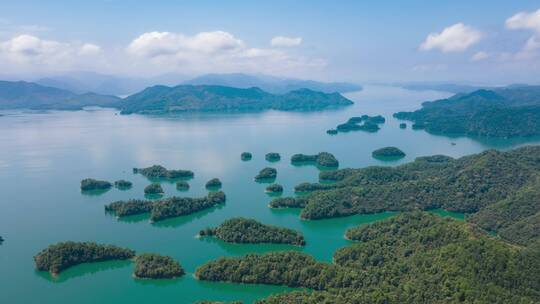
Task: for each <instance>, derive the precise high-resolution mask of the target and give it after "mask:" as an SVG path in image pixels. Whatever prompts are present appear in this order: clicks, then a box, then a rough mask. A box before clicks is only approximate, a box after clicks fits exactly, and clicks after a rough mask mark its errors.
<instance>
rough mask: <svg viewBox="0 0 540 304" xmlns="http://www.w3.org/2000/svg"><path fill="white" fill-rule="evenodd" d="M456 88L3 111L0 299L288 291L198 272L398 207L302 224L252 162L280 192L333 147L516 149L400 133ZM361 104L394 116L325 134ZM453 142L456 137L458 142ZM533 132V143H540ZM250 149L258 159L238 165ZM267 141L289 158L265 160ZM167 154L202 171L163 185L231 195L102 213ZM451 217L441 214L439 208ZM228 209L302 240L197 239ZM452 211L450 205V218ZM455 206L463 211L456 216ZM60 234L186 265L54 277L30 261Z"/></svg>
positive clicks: (169, 299)
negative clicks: (119, 183)
mask: <svg viewBox="0 0 540 304" xmlns="http://www.w3.org/2000/svg"><path fill="white" fill-rule="evenodd" d="M446 96H448V94H447V93H443V92H428V91H426V92H413V91H406V90H402V89H399V88H390V87H377V86H369V87H366V88H365V90H364V91H362V92H358V93H353V94H348V97H350V98H351V99H353V100H354V101H355V102H356V104H355V105H354V106H351V107H348V108H346V109H344V110H340V111H326V112H319V113H283V112H273V111H270V112H265V113H258V114H222V115H216V114H189V115H182V116H178V117H175V118H159V117H145V116H139V115H130V116H121V115H117V112H116V111H114V110H109V109H98V110H87V111H77V112H42V113H39V112H3V113H1V114H4V116H1V117H0V191H1V194H2V197H1V199H0V208H1V210H2V211H1V212H0V235H1V236H3V237H4V239H5V240H6V241H5V242H4V244H3V245H1V246H0V269H1V270H2V271H0V282H1V283H0V294H1V295H2V302H4V303H122V302H129V303H143V302H150V301H156V300H158V301H159V302H160V303H192V302H193V301H197V300H202V299H210V300H242V301H245V302H246V303H249V302H252V301H253V300H255V299H258V298H262V297H265V296H267V295H269V294H272V293H277V292H283V291H287V290H288V289H287V288H283V287H275V286H261V285H240V284H224V283H209V282H201V281H197V280H195V279H194V278H193V277H192V274H193V273H194V271H195V269H196V268H197V267H198V266H199V265H201V264H203V263H205V262H207V261H209V260H212V259H215V258H217V257H220V256H234V255H243V254H245V253H247V252H268V251H273V250H288V249H293V250H301V251H304V252H307V253H309V254H312V255H313V256H314V257H315V258H317V259H319V260H321V261H331V258H332V254H333V252H334V251H335V250H336V249H338V248H340V247H342V246H345V245H347V244H348V241H346V240H345V239H344V238H343V234H344V232H345V230H346V229H347V228H349V227H353V226H356V225H359V224H365V223H369V222H372V221H376V220H380V219H383V218H386V217H389V216H391V215H392V214H388V213H386V214H377V215H367V216H353V217H347V218H340V219H331V220H322V221H301V220H299V218H298V214H299V210H271V209H269V208H268V207H267V204H268V202H269V201H270V200H271V198H270V197H269V196H268V195H267V194H265V193H264V188H265V186H266V185H265V184H258V183H255V182H254V181H253V177H254V176H255V175H256V173H257V172H258V171H259V170H260V169H262V168H264V167H266V166H272V167H275V168H277V170H278V178H277V181H276V182H277V183H280V184H282V185H284V187H285V192H284V195H292V194H293V191H292V188H293V186H294V185H296V184H298V183H300V182H305V181H312V182H314V181H317V175H318V170H317V169H316V168H314V167H309V166H307V167H306V166H304V167H294V166H291V165H290V161H289V160H290V157H291V156H292V155H293V154H295V153H317V152H320V151H328V152H331V153H333V154H334V155H335V156H336V157H337V158H338V159H339V160H340V163H341V167H342V168H343V167H363V166H368V165H376V164H377V165H380V164H387V165H397V164H400V163H404V162H409V161H411V160H413V159H414V158H415V157H417V156H422V155H432V154H446V155H450V156H454V157H459V156H462V155H467V154H471V153H477V152H480V151H483V150H485V149H488V148H500V149H508V148H512V147H515V146H517V145H521V144H524V142H521V141H512V142H510V141H507V140H498V141H489V140H474V139H468V138H448V137H444V136H434V135H429V134H427V133H426V132H424V131H413V130H411V129H410V128H407V129H406V130H402V129H400V128H399V126H398V125H399V122H398V121H396V120H394V119H393V118H392V117H391V114H392V113H394V112H396V111H400V110H412V109H416V108H418V107H419V106H420V103H421V102H422V101H426V100H432V99H436V98H442V97H446ZM361 114H370V115H375V114H382V115H384V116H385V117H386V118H387V123H386V124H384V125H383V127H382V129H381V130H380V131H379V132H378V133H374V134H369V133H363V132H351V133H348V134H339V135H337V136H328V135H326V133H325V131H326V130H327V129H329V128H333V127H335V126H336V125H337V124H339V123H341V122H344V121H346V120H347V119H348V118H349V117H351V116H357V115H361ZM452 143H455V145H452ZM533 143H538V141H537V142H534V141H533ZM389 145H392V146H397V147H399V148H400V149H402V150H403V151H405V152H406V153H407V157H405V158H404V159H402V160H399V161H395V162H391V163H384V162H382V161H378V160H375V159H373V158H372V157H371V151H373V150H374V149H377V148H380V147H383V146H389ZM243 151H250V152H252V153H253V156H254V157H253V160H252V161H249V162H242V161H241V160H240V153H241V152H243ZM267 152H279V153H280V154H281V156H282V160H281V161H280V162H277V163H272V164H269V163H268V162H266V161H265V160H264V154H265V153H267ZM152 164H162V165H164V166H166V167H167V168H171V169H190V170H193V171H194V172H195V178H194V179H192V180H191V181H190V182H189V183H190V185H191V188H190V190H189V191H188V192H179V191H177V190H176V189H175V185H174V184H173V183H163V186H164V189H165V194H166V196H173V195H187V196H194V197H196V196H203V195H205V194H206V190H205V189H204V183H205V182H206V181H207V180H209V179H210V178H213V177H218V178H220V179H221V180H222V181H223V190H224V191H225V193H226V194H227V198H228V199H227V203H226V205H225V206H223V207H221V208H215V209H212V210H208V211H203V212H200V213H197V214H194V215H192V216H185V217H179V218H176V219H171V220H167V221H164V222H161V223H159V224H150V223H149V222H148V217H147V216H137V217H131V218H127V219H122V220H117V219H115V218H114V217H112V216H110V215H107V214H105V212H104V209H103V206H104V205H105V204H107V203H109V202H111V201H114V200H119V199H129V198H143V197H144V195H143V188H144V187H145V186H146V185H147V184H149V181H148V180H146V179H145V178H144V177H142V176H140V175H134V174H132V171H131V169H132V168H133V167H146V166H150V165H152ZM86 177H93V178H98V179H106V180H109V181H114V180H117V179H127V180H130V181H132V182H133V183H134V187H133V188H132V189H131V190H128V191H119V190H116V189H112V190H110V191H108V192H106V193H104V194H102V195H83V194H81V192H80V190H79V185H80V184H79V183H80V180H81V179H83V178H86ZM439 213H440V214H444V213H443V212H439ZM233 216H245V217H252V218H256V219H258V220H260V221H261V222H264V223H268V224H274V225H280V226H285V227H290V228H294V229H299V230H301V231H302V232H303V233H304V235H305V237H306V241H307V246H305V248H298V247H290V246H269V245H236V244H226V243H223V242H221V241H217V240H212V239H197V238H196V237H195V235H196V234H197V232H198V231H199V230H200V229H202V228H205V227H208V226H216V225H218V224H219V223H221V222H222V221H223V220H225V219H227V218H230V217H233ZM454 216H455V215H454ZM458 217H459V215H458ZM66 240H75V241H96V242H100V243H111V244H116V245H119V246H125V247H129V248H132V249H134V250H136V251H137V252H138V253H143V252H157V253H161V254H164V255H170V256H172V257H174V258H175V259H177V260H178V261H180V262H181V264H182V266H183V267H184V268H185V269H186V271H187V272H188V275H186V276H184V277H183V278H180V279H177V280H163V281H162V280H158V281H148V280H136V279H134V278H133V277H132V275H131V274H132V271H133V264H132V263H131V262H129V261H123V262H105V263H96V264H85V265H80V266H76V267H73V268H71V269H69V270H67V271H65V272H63V273H61V274H60V276H59V277H57V278H51V277H50V276H49V275H48V274H47V273H42V272H36V271H35V270H34V264H33V259H32V257H33V256H34V255H35V254H36V253H38V252H39V251H40V250H41V249H42V248H44V247H46V246H48V245H49V244H51V243H56V242H60V241H66Z"/></svg>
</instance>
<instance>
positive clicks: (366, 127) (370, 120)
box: [336, 115, 386, 132]
mask: <svg viewBox="0 0 540 304" xmlns="http://www.w3.org/2000/svg"><path fill="white" fill-rule="evenodd" d="M385 122H386V119H385V118H384V117H383V116H381V115H377V116H369V115H362V116H358V117H351V118H349V120H348V121H347V122H345V123H342V124H340V125H338V126H337V127H336V130H337V132H351V131H366V132H377V131H379V129H380V128H381V127H380V126H379V125H381V124H384V123H385Z"/></svg>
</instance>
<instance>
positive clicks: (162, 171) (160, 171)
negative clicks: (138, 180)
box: [133, 165, 194, 179]
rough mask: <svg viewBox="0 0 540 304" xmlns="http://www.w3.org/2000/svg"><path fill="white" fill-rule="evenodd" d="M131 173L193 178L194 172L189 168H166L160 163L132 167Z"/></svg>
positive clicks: (167, 177)
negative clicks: (144, 166) (143, 166)
mask: <svg viewBox="0 0 540 304" xmlns="http://www.w3.org/2000/svg"><path fill="white" fill-rule="evenodd" d="M133 173H135V174H137V173H138V174H141V175H143V176H145V177H147V178H166V179H176V178H193V176H194V173H193V171H191V170H168V169H167V168H165V167H163V166H160V165H153V166H151V167H147V168H133Z"/></svg>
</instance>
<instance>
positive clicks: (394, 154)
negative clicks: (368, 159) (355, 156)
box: [371, 147, 406, 159]
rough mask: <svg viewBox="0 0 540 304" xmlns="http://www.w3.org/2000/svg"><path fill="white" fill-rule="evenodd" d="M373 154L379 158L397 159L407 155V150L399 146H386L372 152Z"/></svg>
mask: <svg viewBox="0 0 540 304" xmlns="http://www.w3.org/2000/svg"><path fill="white" fill-rule="evenodd" d="M371 155H372V156H373V157H374V158H377V159H388V158H392V159H396V158H403V157H405V155H406V154H405V152H403V151H401V150H400V149H399V148H397V147H384V148H380V149H377V150H375V151H373V152H371Z"/></svg>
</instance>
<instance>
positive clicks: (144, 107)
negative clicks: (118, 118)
mask: <svg viewBox="0 0 540 304" xmlns="http://www.w3.org/2000/svg"><path fill="white" fill-rule="evenodd" d="M351 104H353V102H352V101H350V100H349V99H347V98H345V97H343V96H342V95H340V94H339V93H330V94H328V93H322V92H316V91H312V90H309V89H299V90H295V91H291V92H287V93H285V94H282V95H274V94H270V93H267V92H265V91H263V90H261V89H259V88H249V89H240V88H232V87H225V86H213V85H196V86H193V85H179V86H176V87H167V86H153V87H149V88H146V89H144V90H143V91H141V92H139V93H136V94H133V95H131V96H129V97H127V98H126V99H124V100H123V101H122V114H130V113H141V114H167V113H178V112H188V111H264V110H282V111H317V110H323V109H328V108H336V107H343V106H348V105H351Z"/></svg>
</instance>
